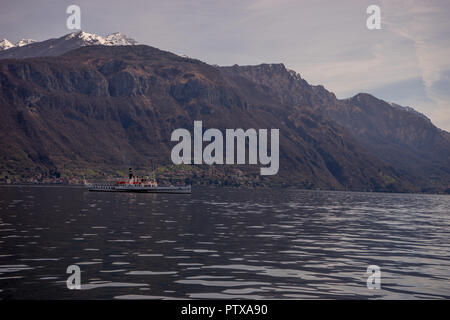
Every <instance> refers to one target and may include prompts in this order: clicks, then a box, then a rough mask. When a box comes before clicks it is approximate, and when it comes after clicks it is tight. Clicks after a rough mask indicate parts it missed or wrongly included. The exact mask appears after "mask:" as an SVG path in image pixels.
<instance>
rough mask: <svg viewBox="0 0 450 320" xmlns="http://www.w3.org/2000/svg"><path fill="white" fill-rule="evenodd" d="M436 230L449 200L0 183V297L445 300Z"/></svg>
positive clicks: (445, 268)
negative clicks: (372, 274) (373, 268)
mask: <svg viewBox="0 0 450 320" xmlns="http://www.w3.org/2000/svg"><path fill="white" fill-rule="evenodd" d="M449 227H450V197H449V196H437V195H407V194H376V193H347V192H324V191H301V190H286V189H275V190H274V189H271V190H268V189H263V190H243V189H195V190H193V193H192V195H163V194H158V195H155V194H127V193H90V192H87V191H86V189H84V188H78V187H18V186H12V187H0V298H3V299H4V298H15V299H21V298H31V299H33V298H40V299H42V298H53V299H59V298H63V299H69V298H79V299H99V298H101V299H109V298H117V299H147V298H149V299H173V298H209V299H211V298H219V299H220V298H227V299H229V298H244V299H245V298H246V299H259V298H261V299H263V298H266V299H267V298H281V299H309V298H394V299H411V298H444V297H445V298H450V236H449V230H450V228H449ZM72 264H76V265H78V266H80V268H81V271H82V273H81V290H68V289H67V287H66V279H67V277H68V276H69V275H68V274H66V268H67V267H68V266H69V265H72ZM368 265H378V266H380V268H381V276H382V279H381V289H380V290H368V289H367V287H366V280H367V275H366V269H367V266H368Z"/></svg>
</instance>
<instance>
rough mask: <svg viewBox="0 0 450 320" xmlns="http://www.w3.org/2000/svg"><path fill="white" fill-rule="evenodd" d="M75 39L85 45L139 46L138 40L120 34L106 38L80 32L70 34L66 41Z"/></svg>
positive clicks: (112, 34) (113, 34)
mask: <svg viewBox="0 0 450 320" xmlns="http://www.w3.org/2000/svg"><path fill="white" fill-rule="evenodd" d="M73 38H75V39H79V40H82V41H83V44H84V45H104V46H129V45H135V44H138V42H137V41H136V40H134V39H132V38H129V37H127V36H126V35H124V34H121V33H120V32H116V33H111V34H109V35H107V36H106V37H102V36H99V35H96V34H94V33H87V32H84V31H78V32H74V33H71V34H68V35H67V36H66V37H65V40H69V39H73Z"/></svg>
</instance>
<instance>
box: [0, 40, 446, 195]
mask: <svg viewBox="0 0 450 320" xmlns="http://www.w3.org/2000/svg"><path fill="white" fill-rule="evenodd" d="M0 79H1V86H0V93H1V94H0V103H1V105H2V106H4V107H5V109H6V110H7V112H5V119H6V120H7V121H5V123H4V124H1V126H2V127H1V130H0V132H1V133H2V142H3V146H2V150H6V149H7V148H9V149H10V150H15V151H14V152H13V153H14V156H15V157H16V158H17V159H15V160H14V159H12V158H14V157H11V155H8V154H5V153H3V154H2V155H1V156H2V162H1V164H2V168H0V171H3V172H4V173H5V172H6V173H7V174H10V175H11V173H13V172H20V175H22V176H26V175H27V170H26V168H24V167H27V168H28V169H29V170H28V174H31V175H32V172H37V171H39V172H41V174H43V175H63V176H64V175H67V174H69V173H70V174H71V175H78V176H81V175H83V174H86V171H87V170H91V171H92V170H94V171H95V172H97V174H99V173H100V172H101V171H102V170H103V171H108V172H112V171H114V168H118V167H126V166H128V165H133V166H136V167H139V168H142V169H145V168H147V169H148V168H149V166H148V161H149V159H151V160H152V161H155V162H156V163H159V164H160V166H161V168H163V167H164V168H172V169H171V170H174V172H175V173H174V174H175V175H178V176H179V177H182V178H185V179H188V180H189V181H191V182H194V183H201V184H203V183H206V184H209V183H212V184H216V183H217V184H221V185H295V186H299V187H302V188H324V189H334V190H347V189H348V190H366V191H369V190H373V191H403V192H405V191H407V192H444V191H445V190H446V189H447V188H448V181H449V180H446V179H448V165H446V164H445V161H444V162H440V164H439V166H433V165H432V164H430V162H429V161H428V160H427V159H425V160H426V161H424V162H423V164H422V165H423V166H424V167H426V168H431V169H430V170H431V171H432V173H433V174H431V173H430V172H428V171H426V172H419V169H420V168H419V169H417V168H414V167H413V168H412V169H404V168H403V164H402V162H401V161H400V162H395V161H394V162H392V161H391V159H389V158H386V157H382V156H380V154H379V150H377V149H376V148H375V147H374V141H377V139H382V138H383V130H381V129H380V130H378V131H380V132H378V131H377V130H375V133H376V135H369V136H368V137H367V139H363V138H361V133H360V132H358V131H357V129H358V130H360V129H361V126H362V124H361V126H356V128H352V126H354V123H353V122H352V121H358V120H359V121H362V122H364V121H369V120H370V112H372V111H374V110H376V108H375V107H373V106H372V105H371V104H378V103H380V104H381V108H382V110H385V109H386V110H387V111H386V112H387V113H386V114H381V115H379V118H378V121H380V123H382V124H383V125H385V126H387V127H389V130H387V129H386V130H387V131H386V132H384V133H386V134H387V136H386V137H388V136H389V135H390V134H393V133H395V131H392V128H391V127H392V126H393V125H392V124H391V123H390V122H389V116H391V115H392V114H393V115H395V116H396V117H397V118H398V119H400V120H401V121H403V122H400V123H401V125H402V126H403V127H405V128H409V127H410V126H409V124H408V121H411V119H413V120H414V121H419V124H420V126H424V123H423V121H424V120H423V119H421V118H420V120H419V116H418V115H415V114H413V113H411V112H406V111H403V110H397V109H395V108H394V107H392V106H391V105H390V104H389V103H385V102H383V103H382V102H378V100H372V99H371V98H369V97H367V96H366V95H364V94H362V95H361V96H359V98H358V97H356V96H355V97H356V98H355V97H353V98H350V100H349V102H346V101H343V100H337V99H336V97H335V95H334V94H333V93H331V92H329V91H327V90H326V89H325V88H324V87H323V86H311V85H309V84H308V83H307V82H306V81H305V80H303V79H302V78H301V76H300V75H298V74H297V73H295V72H292V71H290V70H288V69H286V68H285V66H284V65H283V64H270V65H268V64H263V65H258V66H242V67H241V66H237V65H235V66H230V67H217V66H210V65H208V64H206V63H204V62H201V61H199V60H195V59H189V58H184V57H181V56H178V55H176V54H173V53H170V52H167V51H162V50H159V49H157V48H153V47H150V46H144V45H134V46H117V47H103V46H89V47H83V48H78V49H75V50H72V51H70V52H67V53H65V54H64V55H61V56H58V57H43V58H29V59H21V60H0ZM357 96H358V95H357ZM359 100H360V101H359ZM358 103H359V104H360V105H358ZM62 106H64V108H63V107H62ZM387 106H388V107H387ZM355 110H359V111H361V115H362V116H360V118H358V117H356V118H355V116H356V115H357V114H358V113H356V114H355ZM359 111H358V112H359ZM369 111H370V112H369ZM340 113H343V115H340ZM404 114H405V115H406V114H407V115H408V117H413V118H411V119H410V118H408V117H406V118H405V117H404ZM196 119H197V120H199V119H201V120H203V121H204V125H205V126H209V127H214V128H234V127H236V128H238V127H242V128H250V127H255V128H258V127H259V128H274V127H277V128H280V132H282V137H281V138H280V144H281V146H280V152H281V159H280V175H279V176H278V177H274V178H273V179H265V178H261V177H258V176H257V175H255V173H254V170H253V168H250V167H248V166H247V167H245V166H244V167H239V166H237V167H234V166H231V167H229V168H228V167H226V166H222V167H219V166H214V170H213V171H214V172H211V170H212V169H211V168H210V167H208V166H204V167H197V166H192V167H190V168H187V169H186V168H183V170H184V172H176V170H178V169H177V168H173V167H171V166H170V162H168V161H167V159H169V158H170V155H169V154H170V146H171V144H170V142H169V141H168V139H169V137H170V132H171V130H173V129H175V128H178V127H184V128H191V127H192V123H193V120H196ZM368 119H369V120H368ZM400 120H399V121H400ZM62 123H65V127H63V126H62ZM366 125H368V126H369V125H370V122H368V123H366ZM369 127H370V126H369ZM433 128H436V127H434V125H432V127H426V126H424V129H423V130H424V132H427V133H429V132H431V133H430V134H435V135H436V136H437V138H436V139H437V140H436V141H438V142H439V143H441V144H442V146H443V147H445V148H444V151H445V150H447V149H446V148H447V147H448V143H447V142H445V141H446V140H445V139H446V138H445V139H444V138H442V137H439V134H438V133H436V132H437V131H435V129H433ZM436 129H437V128H436ZM405 130H406V129H405ZM408 130H410V129H408ZM391 131H392V132H391ZM7 132H14V133H15V136H14V137H11V135H9V136H8V135H7ZM444 133H445V131H444ZM394 136H395V135H394ZM94 137H95V139H94ZM362 137H365V136H364V135H363V136H362ZM386 137H385V138H386ZM417 138H418V137H417ZM386 139H387V138H386ZM398 139H400V140H399V141H400V142H402V143H403V144H405V146H403V148H406V149H405V150H408V152H411V153H414V152H416V150H415V149H414V148H415V147H417V146H413V145H411V146H410V145H408V141H407V139H406V140H405V137H404V136H402V135H400V136H399V137H398ZM401 139H404V141H403V140H401ZM439 139H440V140H439ZM425 140H426V139H425ZM425 140H424V141H425ZM382 142H383V141H381V143H382ZM421 143H423V141H422V142H421ZM116 144H117V145H116ZM22 145H25V147H23V146H22ZM95 145H97V147H94V146H95ZM21 146H22V147H21ZM413 147H414V148H413ZM430 150H431V151H433V150H434V147H433V148H431V149H430ZM394 151H395V150H394ZM400 151H401V152H402V150H400ZM431 151H430V152H431ZM27 154H28V155H27ZM30 155H31V156H30ZM433 157H435V153H434V151H433V152H431V158H433ZM24 163H26V164H27V165H26V166H24V165H23V164H24ZM101 163H103V165H102V164H101ZM5 164H6V165H5ZM20 167H22V168H20ZM441 167H442V168H441ZM38 168H39V169H38ZM83 168H85V169H86V170H85V171H83ZM446 183H447V184H446Z"/></svg>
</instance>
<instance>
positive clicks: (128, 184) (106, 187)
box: [85, 168, 191, 193]
mask: <svg viewBox="0 0 450 320" xmlns="http://www.w3.org/2000/svg"><path fill="white" fill-rule="evenodd" d="M85 185H86V186H87V187H88V188H89V191H100V192H143V193H191V186H190V185H187V186H158V182H157V181H156V179H155V178H149V177H137V176H135V175H134V174H133V170H132V169H131V168H130V169H129V174H128V179H126V180H117V181H112V182H105V183H87V182H85Z"/></svg>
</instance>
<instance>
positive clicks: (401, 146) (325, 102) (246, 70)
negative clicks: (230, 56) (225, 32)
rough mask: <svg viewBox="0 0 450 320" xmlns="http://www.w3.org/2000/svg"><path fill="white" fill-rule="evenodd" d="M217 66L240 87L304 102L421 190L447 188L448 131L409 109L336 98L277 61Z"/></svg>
mask: <svg viewBox="0 0 450 320" xmlns="http://www.w3.org/2000/svg"><path fill="white" fill-rule="evenodd" d="M221 69H222V70H223V71H224V72H225V73H226V74H227V75H228V76H230V77H233V78H234V79H236V81H238V82H239V87H241V88H245V87H248V86H249V85H250V86H254V85H255V84H257V85H259V86H261V88H265V90H266V91H267V92H268V93H269V94H270V95H271V96H277V97H278V99H280V100H281V101H283V102H285V103H288V104H295V105H306V106H309V107H311V108H313V109H314V110H316V111H318V112H319V113H320V114H322V115H326V116H327V118H328V119H330V120H332V121H334V122H335V123H336V124H339V125H341V126H342V127H343V128H345V129H346V130H347V132H349V133H350V134H351V136H352V137H353V138H354V139H355V140H356V141H357V142H358V143H359V144H360V145H361V146H362V147H363V148H364V149H365V150H367V152H368V153H369V154H370V155H371V156H373V157H376V158H378V159H380V160H382V161H384V162H385V163H387V164H389V165H391V166H393V167H395V168H397V169H398V170H399V172H402V173H405V174H407V175H409V176H410V177H413V178H412V181H413V182H414V184H416V185H417V186H420V189H421V190H427V188H430V189H431V190H432V189H434V188H439V187H438V186H442V185H444V186H449V182H450V134H449V133H448V132H446V131H443V130H441V129H439V128H437V127H436V126H434V125H433V123H432V122H431V121H430V119H428V118H427V117H426V116H424V115H423V114H421V113H419V112H417V111H415V110H414V109H412V108H410V107H402V106H399V105H397V104H393V103H388V102H385V101H383V100H380V99H377V98H376V97H374V96H372V95H370V94H364V93H362V94H358V95H356V96H354V97H352V98H350V99H343V100H338V99H336V96H335V95H334V94H333V93H331V92H329V91H327V90H326V89H325V88H324V87H323V86H310V85H309V84H308V83H307V82H306V81H305V80H303V79H302V78H301V77H300V75H299V74H296V73H295V72H294V71H292V70H287V69H285V68H284V66H283V65H281V64H280V65H272V66H271V67H270V68H267V67H266V68H264V66H256V67H255V66H248V67H239V66H234V67H222V68H221ZM424 181H427V182H426V183H425V184H424Z"/></svg>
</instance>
